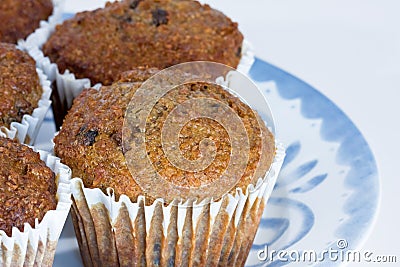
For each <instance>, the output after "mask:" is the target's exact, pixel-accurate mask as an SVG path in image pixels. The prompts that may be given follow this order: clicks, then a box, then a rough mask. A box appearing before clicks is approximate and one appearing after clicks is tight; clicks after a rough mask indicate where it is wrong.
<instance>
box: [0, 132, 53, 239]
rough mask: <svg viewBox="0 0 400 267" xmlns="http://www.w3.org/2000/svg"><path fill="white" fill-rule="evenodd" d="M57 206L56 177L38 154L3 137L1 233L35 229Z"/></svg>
mask: <svg viewBox="0 0 400 267" xmlns="http://www.w3.org/2000/svg"><path fill="white" fill-rule="evenodd" d="M56 205H57V200H56V184H55V175H54V173H53V172H52V170H51V169H50V168H48V167H47V166H46V164H45V163H44V162H43V161H42V160H41V159H40V156H39V153H36V152H34V151H33V150H32V149H31V148H29V147H27V146H25V145H22V144H19V143H17V142H15V141H13V140H11V139H8V138H2V137H0V206H1V209H0V230H3V231H5V233H6V234H7V235H9V236H11V233H12V227H17V228H18V229H19V230H21V231H23V229H24V223H29V224H30V225H31V226H32V227H35V219H36V218H37V219H39V221H41V220H42V219H43V217H44V215H45V214H46V212H47V211H48V210H52V209H55V208H56Z"/></svg>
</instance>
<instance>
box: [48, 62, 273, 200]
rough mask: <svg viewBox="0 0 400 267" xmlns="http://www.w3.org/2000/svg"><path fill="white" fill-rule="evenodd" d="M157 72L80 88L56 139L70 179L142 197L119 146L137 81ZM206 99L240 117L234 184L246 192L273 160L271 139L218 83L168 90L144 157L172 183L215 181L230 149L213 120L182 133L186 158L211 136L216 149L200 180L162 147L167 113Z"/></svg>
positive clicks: (152, 119)
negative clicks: (244, 156)
mask: <svg viewBox="0 0 400 267" xmlns="http://www.w3.org/2000/svg"><path fill="white" fill-rule="evenodd" d="M156 72H157V70H156V69H151V70H147V71H146V70H145V69H142V70H134V71H131V72H128V73H124V74H122V75H121V80H120V81H119V82H116V83H114V84H113V85H111V86H103V87H101V88H100V89H99V90H96V89H87V90H84V91H83V92H82V93H81V94H80V95H79V96H78V97H77V98H76V99H75V100H74V104H73V106H72V108H71V110H70V111H69V113H68V115H67V116H66V118H65V121H64V124H63V127H62V129H61V130H60V132H59V134H58V135H57V136H56V137H55V139H54V142H55V153H56V155H57V156H59V157H60V158H61V159H62V160H63V162H64V163H65V164H67V165H68V166H70V167H71V169H72V171H73V174H74V176H77V177H81V178H82V179H83V181H84V184H85V186H86V187H89V188H101V189H102V190H103V191H104V192H106V189H107V188H109V187H110V188H113V189H114V192H115V194H116V195H117V196H120V195H121V194H125V195H127V196H128V197H129V198H130V199H131V200H132V201H136V200H137V197H138V196H139V195H141V194H145V193H144V192H142V190H141V189H140V187H139V186H138V185H137V184H136V182H135V179H134V178H133V177H132V175H131V173H130V171H129V169H128V167H127V166H126V161H125V157H124V155H125V154H126V153H127V152H128V151H126V150H124V149H125V147H123V146H122V128H123V123H124V116H125V112H126V109H127V106H128V104H129V102H130V101H131V99H132V98H133V96H134V94H135V91H136V90H137V89H138V88H139V87H140V85H141V81H143V80H145V79H146V78H148V77H149V76H150V75H151V74H153V73H156ZM127 81H129V82H127ZM206 97H208V98H212V99H215V100H217V101H219V102H221V103H224V104H226V105H228V106H230V107H231V108H232V109H233V110H234V111H235V112H236V113H237V114H239V116H240V118H241V119H242V121H243V123H244V125H245V128H246V130H247V132H248V136H249V137H250V144H249V145H250V152H249V163H248V165H247V167H246V170H245V172H244V173H243V176H242V177H241V178H240V180H239V181H238V184H237V185H236V187H239V188H242V190H245V188H246V187H247V186H248V185H249V184H251V183H253V184H254V183H255V182H257V179H258V178H259V177H263V176H264V175H265V173H266V172H267V171H268V170H269V168H270V165H271V163H272V161H273V158H274V156H275V143H274V137H273V135H272V134H271V133H270V132H269V131H268V130H267V128H266V127H265V124H264V123H262V124H259V119H258V118H257V117H256V115H255V113H254V112H253V111H252V110H251V108H250V107H248V106H247V105H246V104H244V103H243V102H241V101H240V100H239V98H237V97H235V96H233V95H232V94H230V93H229V92H228V91H226V90H224V89H223V88H222V87H221V86H219V85H215V84H214V85H213V84H207V83H202V82H193V83H190V84H185V85H182V86H181V87H179V88H178V89H177V90H172V91H170V92H168V93H167V94H166V95H165V96H164V97H163V98H162V99H161V100H160V102H159V103H157V105H155V106H154V108H153V110H152V113H151V114H150V116H149V118H148V121H147V122H146V147H147V151H149V153H148V155H149V157H150V159H151V161H152V163H153V164H154V166H157V172H159V173H160V174H162V176H163V177H167V180H168V181H170V182H172V183H174V184H176V185H179V186H183V187H192V186H194V187H201V186H203V185H206V184H208V183H210V182H212V181H213V180H214V179H217V178H218V177H219V176H220V175H221V174H222V173H223V171H224V170H225V169H226V168H227V164H228V162H229V157H230V151H231V147H230V144H229V143H230V139H229V136H228V135H227V133H226V131H225V130H224V128H223V127H221V126H219V125H218V123H217V122H215V121H213V120H210V119H203V118H201V119H196V120H193V121H192V122H191V124H189V125H188V127H185V128H184V129H183V131H182V132H181V137H180V149H181V151H182V152H183V155H184V156H185V157H186V158H188V159H191V160H193V159H196V158H198V157H199V156H200V150H199V144H200V141H201V140H202V139H204V138H212V140H213V141H214V142H215V144H216V146H217V152H216V153H217V156H216V158H215V161H214V162H213V163H212V164H211V165H210V166H209V167H208V168H207V169H206V170H205V171H204V173H202V174H201V177H200V176H198V175H197V174H195V173H194V172H188V171H183V170H180V169H177V168H175V167H174V166H173V165H172V164H171V163H170V162H169V160H168V159H167V158H166V156H165V155H164V153H163V148H162V144H161V132H160V129H161V128H162V126H163V123H164V122H165V120H166V118H167V116H168V114H169V113H170V112H171V111H172V110H173V109H174V108H175V107H176V106H178V105H180V104H181V103H183V102H184V101H186V100H189V99H196V98H198V99H201V98H206ZM215 112H217V113H218V112H221V109H220V108H219V107H218V106H216V107H215ZM189 116H190V114H189ZM132 134H134V133H132ZM259 162H261V164H259ZM234 190H235V188H234V189H233V191H234Z"/></svg>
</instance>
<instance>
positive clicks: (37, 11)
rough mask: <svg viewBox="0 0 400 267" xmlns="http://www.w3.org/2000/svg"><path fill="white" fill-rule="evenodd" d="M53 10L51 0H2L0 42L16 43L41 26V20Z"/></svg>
mask: <svg viewBox="0 0 400 267" xmlns="http://www.w3.org/2000/svg"><path fill="white" fill-rule="evenodd" d="M52 12H53V3H52V1H51V0H2V1H1V2H0V19H1V21H2V22H3V23H1V24H0V42H6V43H14V44H16V43H17V41H18V40H20V39H25V38H26V37H27V36H28V35H29V34H31V33H32V32H33V31H34V30H35V29H37V28H39V22H40V21H41V20H47V18H48V17H49V16H50V15H51V14H52Z"/></svg>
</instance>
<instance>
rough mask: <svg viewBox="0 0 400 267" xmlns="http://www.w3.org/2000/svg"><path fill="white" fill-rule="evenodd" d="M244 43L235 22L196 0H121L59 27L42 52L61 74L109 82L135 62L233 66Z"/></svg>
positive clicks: (169, 64) (166, 65)
mask: <svg viewBox="0 0 400 267" xmlns="http://www.w3.org/2000/svg"><path fill="white" fill-rule="evenodd" d="M242 42H243V36H242V34H241V33H240V31H239V30H238V26H237V23H234V22H232V21H231V20H230V19H229V18H228V17H226V16H225V15H224V14H222V13H221V12H219V11H217V10H214V9H212V8H211V7H210V6H208V5H202V4H200V3H199V2H197V1H189V0H187V1H181V0H165V1H157V0H123V1H115V2H113V3H107V4H106V6H105V8H102V9H97V10H94V11H88V12H82V13H78V14H76V15H75V17H73V18H72V19H69V20H67V21H65V22H64V23H63V24H62V25H59V26H57V27H56V30H55V32H54V33H53V34H52V35H51V37H50V38H49V39H48V41H47V42H46V43H45V44H44V46H43V51H44V54H45V55H46V56H48V57H49V58H50V60H51V61H52V62H54V63H56V64H57V65H58V68H59V70H60V73H63V72H64V71H65V70H67V69H68V70H69V71H70V72H72V73H74V74H75V75H76V77H77V78H89V79H90V80H91V82H92V84H95V83H102V84H104V85H110V84H111V83H112V82H113V81H115V80H116V78H117V77H118V75H119V73H121V72H123V71H128V70H131V69H133V68H135V67H139V66H143V67H157V68H160V69H163V68H165V67H169V66H172V65H175V64H178V63H182V62H188V61H199V60H201V61H215V62H219V63H223V64H226V65H229V66H231V67H237V65H238V63H239V60H240V58H241V46H242Z"/></svg>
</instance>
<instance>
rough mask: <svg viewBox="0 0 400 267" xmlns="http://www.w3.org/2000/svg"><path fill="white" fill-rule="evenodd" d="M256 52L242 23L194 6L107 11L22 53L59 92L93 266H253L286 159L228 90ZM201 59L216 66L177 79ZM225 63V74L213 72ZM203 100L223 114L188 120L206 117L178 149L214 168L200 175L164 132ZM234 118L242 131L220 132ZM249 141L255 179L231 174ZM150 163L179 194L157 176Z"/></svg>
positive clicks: (43, 32) (190, 126)
mask: <svg viewBox="0 0 400 267" xmlns="http://www.w3.org/2000/svg"><path fill="white" fill-rule="evenodd" d="M244 44H245V43H244V40H243V36H242V34H241V33H240V31H239V30H238V25H237V24H236V23H234V22H232V21H231V19H229V18H228V17H227V16H225V15H224V14H223V13H221V12H219V11H217V10H214V9H212V8H211V7H210V6H208V5H203V4H200V3H199V2H197V1H189V0H187V1H182V0H165V1H159V0H122V1H115V2H112V3H107V4H106V6H105V7H104V8H100V9H96V10H94V11H87V12H81V13H78V14H76V15H75V16H73V17H72V18H71V19H68V20H66V21H64V22H63V23H62V24H60V25H57V26H54V25H52V24H46V25H44V26H43V27H42V28H41V29H40V30H39V31H37V32H35V33H34V34H32V35H31V36H30V37H28V39H27V40H26V42H24V43H23V44H22V46H23V47H24V49H25V50H27V51H28V53H29V54H30V55H31V56H32V57H33V58H34V59H35V60H36V64H37V66H39V67H40V68H41V69H43V70H44V72H45V73H46V74H47V75H48V77H49V78H50V79H51V81H52V87H53V96H52V100H53V113H54V116H55V121H56V124H57V125H58V126H61V125H62V127H61V130H60V132H59V133H58V135H57V136H56V137H55V138H54V143H55V146H54V152H55V154H56V155H57V156H58V157H60V158H61V160H62V162H63V163H65V164H67V165H68V166H69V167H70V168H71V169H72V174H73V176H74V177H77V178H75V179H73V180H72V182H71V190H72V196H73V198H72V200H73V203H72V206H73V209H72V218H73V223H74V228H75V233H76V237H77V240H78V244H79V248H80V252H81V256H82V260H83V263H84V264H85V266H136V265H139V266H147V265H149V266H150V265H151V266H153V265H156V266H160V265H161V266H167V265H168V266H192V265H195V266H216V265H219V266H243V265H244V264H245V261H246V258H247V255H248V253H249V250H250V248H251V245H252V241H253V239H254V237H255V233H256V230H257V227H258V224H259V222H260V219H261V215H262V213H263V210H264V207H265V204H266V201H267V199H268V197H269V195H270V193H271V191H272V188H273V185H274V183H275V180H276V178H277V175H278V173H279V170H280V167H281V165H282V162H283V158H284V151H283V148H282V146H280V145H278V144H277V143H276V141H275V138H274V136H273V133H272V132H271V131H270V130H269V128H268V127H269V126H273V125H266V124H265V122H264V121H263V120H262V119H261V117H260V116H259V115H258V113H257V112H256V111H254V110H252V108H251V107H250V106H249V105H247V104H246V99H245V100H243V99H241V98H240V96H238V95H236V94H235V93H234V92H232V91H230V90H229V89H228V88H226V86H225V85H226V84H230V82H232V81H231V80H229V77H230V76H235V77H237V76H240V77H242V76H243V75H242V74H240V73H239V72H237V71H235V69H236V68H238V69H241V65H242V64H243V62H247V63H250V64H251V59H248V58H246V57H247V56H248V55H249V54H250V53H248V51H247V48H246V46H245V45H244ZM194 61H210V62H216V63H215V64H216V65H207V66H208V67H207V68H205V69H202V68H201V67H200V68H199V69H196V68H197V67H196V66H198V65H195V66H194V67H193V68H194V70H193V73H192V72H191V71H190V69H188V68H185V69H184V71H182V70H180V71H177V72H176V71H175V70H176V69H175V67H176V66H178V69H179V66H181V65H179V64H180V63H185V62H194ZM217 63H218V64H217ZM177 64H178V65H177ZM199 64H200V65H201V63H199ZM221 64H224V65H227V67H224V70H225V71H223V72H218V73H213V71H215V69H218V68H219V67H218V66H222V65H221ZM210 66H211V67H210ZM228 66H229V67H228ZM165 68H167V69H165ZM216 74H217V75H216ZM176 76H178V77H183V80H179V79H176ZM221 76H222V77H221ZM217 77H218V79H220V78H222V80H224V79H225V81H224V82H221V81H220V80H219V82H218V80H217ZM178 80H179V81H180V83H178V84H175V83H176V82H177V81H178ZM156 81H157V83H156V85H154V82H156ZM94 84H97V85H96V86H94V87H91V85H94ZM175 85H177V86H175ZM165 86H166V87H171V89H170V90H168V91H167V92H165V94H162V97H161V98H160V99H158V100H157V101H156V102H155V103H154V105H153V106H152V108H151V110H150V112H149V114H148V116H147V117H146V120H145V121H144V122H143V125H142V126H143V127H142V126H140V125H139V124H138V125H134V124H131V122H132V120H135V119H137V118H136V117H135V116H136V114H141V113H143V112H144V111H145V108H144V107H142V106H144V103H145V100H144V99H145V98H152V97H154V91H155V90H156V89H155V87H165ZM244 86H248V85H247V84H246V83H245V85H244ZM229 87H230V86H229ZM246 89H248V90H255V89H254V87H252V86H249V87H248V88H247V87H246ZM254 93H255V94H256V92H254ZM138 97H139V102H135V101H134V103H132V101H133V99H137V98H138ZM141 97H143V102H142V101H141V100H140V99H142V98H141ZM204 99H208V100H209V101H211V102H212V104H211V105H210V106H209V107H208V106H207V108H204V107H199V108H197V106H196V105H194V106H193V109H192V110H189V111H188V112H185V115H187V116H189V117H193V118H194V119H191V120H189V121H188V122H187V123H186V124H182V127H181V129H180V131H179V134H177V135H176V136H177V143H176V144H177V146H175V149H172V150H175V151H179V153H178V154H179V155H180V156H181V158H183V161H185V160H186V161H187V162H196V161H197V160H199V159H202V158H206V156H209V155H212V156H213V158H212V160H211V161H210V162H208V165H207V164H206V165H207V166H205V167H204V168H200V169H199V170H197V169H196V170H192V169H191V170H189V169H185V168H179V167H177V164H175V163H174V160H177V158H173V157H172V158H171V157H170V156H169V155H168V153H167V152H166V150H165V147H164V141H163V138H165V137H166V136H169V135H172V133H171V132H168V131H167V132H163V131H164V130H165V129H164V128H165V126H166V124H167V121H168V119H169V115H170V114H172V113H174V112H175V111H176V110H178V109H179V107H180V106H182V105H185V103H189V102H190V103H192V102H191V101H195V102H196V101H198V100H204ZM194 107H196V108H194ZM199 110H202V111H207V112H211V113H212V114H214V115H215V116H216V118H221V120H220V121H218V119H211V118H209V117H204V116H203V117H202V116H199V114H200V113H201V112H199ZM228 111H229V112H231V113H233V114H235V118H236V120H237V121H235V124H234V125H224V124H223V123H221V122H223V121H224V120H223V118H222V117H223V116H221V114H225V113H224V112H228ZM200 115H201V114H200ZM236 122H237V124H240V125H242V126H241V127H242V128H240V127H239V125H237V124H236ZM239 128H240V129H241V130H243V131H244V132H245V135H243V136H242V137H243V138H244V137H245V139H246V140H244V139H238V140H236V141H232V140H233V139H232V135H231V134H232V132H229V131H233V133H234V134H236V131H239ZM172 138H173V137H172ZM204 139H208V140H211V143H212V145H210V146H209V145H208V144H209V143H207V144H206V143H205V142H203V141H204ZM242 142H243V143H245V144H247V150H246V151H244V152H243V153H242V154H244V155H245V157H246V161H243V162H240V164H238V165H240V167H241V168H242V169H241V170H242V171H240V172H239V171H238V172H233V173H230V174H229V175H228V176H226V175H225V171H226V170H227V169H229V167H230V166H231V164H230V163H231V162H232V161H234V160H235V157H236V156H235V155H233V154H232V151H235V147H236V146H238V143H242ZM210 147H211V150H208V149H209V148H210ZM172 152H173V151H172ZM208 152H210V153H208ZM142 154H143V157H138V155H142ZM208 154H209V155H208ZM236 160H237V158H236ZM148 162H150V166H151V167H152V168H153V171H154V173H156V174H157V175H158V176H157V177H162V179H163V181H164V182H165V184H168V185H169V186H171V188H174V189H173V190H169V189H167V188H168V187H163V186H161V183H158V182H159V180H155V179H153V178H152V177H150V176H149V175H150V172H149V171H148V168H147V167H148V166H145V165H146V164H147V163H148ZM204 162H205V161H204ZM204 162H203V163H204ZM148 177H150V178H148ZM146 179H147V180H146ZM217 184H218V185H220V184H221V185H223V186H221V187H218V186H216V185H217ZM216 187H218V188H216ZM214 189H215V190H214ZM217 189H218V190H219V191H221V190H222V193H221V192H219V191H218V190H217ZM217 191H218V192H219V193H218V194H217V193H215V192H217ZM190 192H196V193H195V194H191V193H190Z"/></svg>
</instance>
